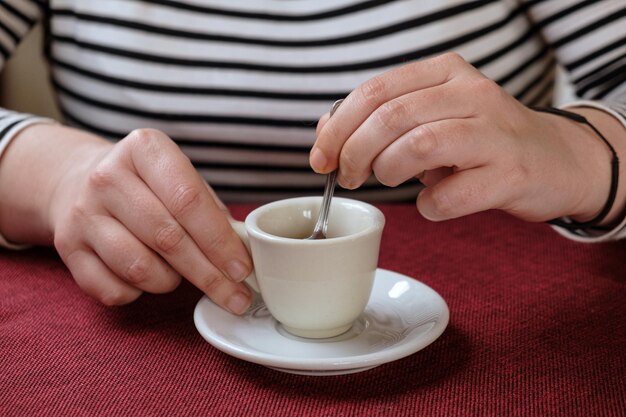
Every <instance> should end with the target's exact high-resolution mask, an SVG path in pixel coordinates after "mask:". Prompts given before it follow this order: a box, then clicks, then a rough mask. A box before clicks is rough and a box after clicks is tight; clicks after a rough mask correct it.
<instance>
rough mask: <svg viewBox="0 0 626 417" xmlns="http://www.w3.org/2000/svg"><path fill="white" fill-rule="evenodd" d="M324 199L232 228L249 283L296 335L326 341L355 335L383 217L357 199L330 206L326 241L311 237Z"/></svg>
mask: <svg viewBox="0 0 626 417" xmlns="http://www.w3.org/2000/svg"><path fill="white" fill-rule="evenodd" d="M320 204H321V197H300V198H291V199H287V200H280V201H275V202H272V203H269V204H266V205H263V206H261V207H259V208H257V209H255V210H254V211H252V212H251V213H250V214H249V215H248V216H247V217H246V220H245V223H241V222H233V227H234V228H235V230H236V231H237V233H238V234H239V236H240V237H241V238H242V239H243V240H244V242H246V244H247V245H249V246H248V247H249V250H250V252H251V255H252V260H253V262H254V272H253V274H252V275H251V276H250V277H248V279H247V281H246V282H247V283H249V284H250V286H251V287H252V288H253V289H254V290H255V291H257V292H260V294H261V296H262V298H263V301H264V302H265V305H266V306H267V308H268V310H269V312H270V313H271V314H272V316H273V317H274V318H275V319H276V320H277V321H278V322H280V323H281V325H282V326H283V328H284V329H285V330H287V331H288V332H289V333H292V334H294V335H296V336H301V337H307V338H327V337H333V336H337V335H339V334H341V333H344V332H346V331H347V330H349V329H350V327H351V326H352V324H353V323H354V321H355V320H356V319H357V318H358V317H359V315H360V314H361V313H362V312H363V310H364V309H365V306H366V305H367V302H368V300H369V297H370V294H371V291H372V286H373V284H374V275H375V273H376V267H377V265H378V253H379V249H380V240H381V236H382V232H383V227H384V225H385V217H384V216H383V214H382V213H381V211H380V210H378V209H377V208H376V207H374V206H372V205H370V204H367V203H364V202H361V201H357V200H351V199H346V198H339V197H335V198H333V200H332V203H331V208H330V214H329V219H328V232H327V238H326V239H320V240H307V239H306V238H307V237H308V236H310V235H311V233H312V232H313V227H314V225H315V222H316V220H317V214H318V211H319V208H320Z"/></svg>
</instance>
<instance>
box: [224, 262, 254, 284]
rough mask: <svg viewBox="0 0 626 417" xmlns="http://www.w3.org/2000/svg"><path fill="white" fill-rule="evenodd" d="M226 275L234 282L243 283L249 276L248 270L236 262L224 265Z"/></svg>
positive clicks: (242, 264)
mask: <svg viewBox="0 0 626 417" xmlns="http://www.w3.org/2000/svg"><path fill="white" fill-rule="evenodd" d="M226 273H227V274H228V276H229V277H230V279H232V280H233V281H235V282H239V281H243V280H244V279H246V277H247V276H248V275H249V274H250V269H249V268H248V267H246V265H245V264H244V263H243V262H241V261H238V260H234V261H230V262H229V263H228V264H227V265H226Z"/></svg>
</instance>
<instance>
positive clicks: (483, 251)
mask: <svg viewBox="0 0 626 417" xmlns="http://www.w3.org/2000/svg"><path fill="white" fill-rule="evenodd" d="M380 207H381V209H382V210H383V212H384V213H385V215H386V217H387V226H386V229H385V233H384V237H383V243H382V249H381V257H380V266H381V267H383V268H387V269H391V270H394V271H398V272H400V273H403V274H407V275H410V276H412V277H415V278H417V279H419V280H420V281H422V282H424V283H425V284H427V285H429V286H431V287H432V288H434V289H435V290H436V291H437V292H439V293H440V294H441V295H442V296H443V298H444V299H445V300H446V301H447V303H448V306H449V308H450V313H451V318H450V324H449V326H448V328H447V329H446V331H445V332H444V334H443V335H442V336H441V337H440V338H439V339H438V340H436V341H435V342H434V343H433V344H431V345H430V346H428V347H427V348H426V349H424V350H422V351H420V352H417V353H416V354H414V355H412V356H409V357H407V358H405V359H401V360H398V361H395V362H392V363H389V364H386V365H383V366H380V367H377V368H374V369H372V370H370V371H367V372H363V373H358V374H352V375H343V376H332V377H311V376H308V377H307V376H298V375H291V374H284V373H280V372H277V371H273V370H270V369H267V368H265V367H263V366H260V365H256V364H251V363H247V362H244V361H241V360H239V359H235V358H232V357H230V356H228V355H226V354H224V353H222V352H220V351H218V350H216V349H215V348H213V347H212V346H211V345H209V344H208V343H207V342H205V341H204V339H202V337H201V336H200V335H199V334H198V333H197V331H196V329H195V327H194V324H193V318H192V316H193V309H194V307H195V304H196V302H197V301H198V300H199V298H200V297H201V294H200V292H199V291H198V290H196V289H195V288H193V287H192V286H191V285H189V284H186V283H184V284H182V285H181V286H180V287H179V288H178V289H177V290H176V291H174V292H173V293H171V294H167V295H159V296H156V295H144V296H142V297H141V298H140V299H139V300H138V301H137V302H135V303H133V304H131V305H129V306H125V307H120V308H107V307H104V306H101V305H99V304H98V303H96V302H95V301H92V300H91V299H90V298H88V297H87V296H85V295H83V294H82V293H81V291H80V290H79V289H78V288H77V286H76V285H75V284H74V282H73V280H72V279H71V276H70V274H69V273H68V271H67V270H66V269H65V267H64V265H63V264H62V262H61V261H60V260H59V258H58V257H57V256H56V254H55V253H54V252H53V251H52V250H50V249H32V250H27V251H23V252H11V251H0V276H1V277H2V278H1V283H0V415H2V416H52V415H59V416H98V415H102V416H105V415H106V416H192V415H217V416H230V415H233V416H236V415H251V416H252V415H253V416H265V415H267V416H297V415H307V416H308V415H319V416H353V415H367V416H402V415H407V416H409V415H410V416H417V415H419V416H431V415H432V416H454V415H459V416H503V415H511V416H525V415H535V416H547V415H551V416H624V415H626V241H622V242H613V243H605V244H597V245H588V244H581V243H576V242H572V241H569V240H567V239H565V238H563V237H561V236H559V235H557V234H556V233H555V232H554V231H553V230H551V229H550V227H548V226H547V225H544V224H528V223H524V222H522V221H519V220H517V219H514V218H512V217H510V216H507V215H506V214H503V213H500V212H487V213H481V214H477V215H473V216H469V217H466V218H463V219H457V220H452V221H447V222H443V223H431V222H428V221H426V220H424V219H423V218H422V217H421V216H419V215H418V214H417V213H416V211H415V207H414V206H413V205H384V206H380ZM252 208H253V206H247V205H245V206H234V207H232V211H233V214H234V216H235V217H236V218H239V219H243V218H244V217H245V215H246V214H247V213H248V212H249V211H250V210H251V209H252Z"/></svg>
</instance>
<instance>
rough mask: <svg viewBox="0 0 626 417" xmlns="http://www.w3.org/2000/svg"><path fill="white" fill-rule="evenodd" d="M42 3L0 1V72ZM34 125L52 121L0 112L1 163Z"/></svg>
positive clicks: (39, 12) (2, 242) (1, 240)
mask: <svg viewBox="0 0 626 417" xmlns="http://www.w3.org/2000/svg"><path fill="white" fill-rule="evenodd" d="M43 4H44V2H43V1H42V0H39V1H37V0H2V1H0V70H1V69H2V68H3V67H4V64H5V63H6V61H7V60H8V59H9V57H10V56H11V54H12V53H13V51H14V50H15V48H16V47H17V45H18V44H19V43H20V41H21V40H22V39H23V38H24V37H25V36H26V34H27V33H28V32H29V31H30V29H31V28H32V27H33V26H34V25H35V23H37V21H39V20H40V19H41V16H42V8H43ZM34 123H54V121H53V120H51V119H46V118H43V117H38V116H34V115H31V114H26V113H18V112H14V111H10V110H7V109H3V108H0V163H1V162H2V154H3V153H4V151H5V150H6V149H7V147H8V146H9V144H10V143H11V140H12V139H13V138H14V137H15V136H17V134H18V133H19V132H20V131H21V130H23V129H24V128H25V127H27V126H30V125H32V124H34ZM0 247H5V248H12V249H18V248H23V247H24V246H21V245H16V244H12V243H10V242H8V241H7V240H6V239H5V238H4V237H3V236H2V235H0Z"/></svg>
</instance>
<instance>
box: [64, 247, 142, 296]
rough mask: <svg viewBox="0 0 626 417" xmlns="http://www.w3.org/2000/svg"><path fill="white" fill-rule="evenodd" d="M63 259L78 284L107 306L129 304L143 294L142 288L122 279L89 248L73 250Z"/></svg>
mask: <svg viewBox="0 0 626 417" xmlns="http://www.w3.org/2000/svg"><path fill="white" fill-rule="evenodd" d="M63 261H64V262H65V265H67V267H68V269H69V270H70V272H71V273H72V276H73V277H74V280H75V281H76V283H77V284H78V286H79V287H80V288H81V289H82V290H83V291H84V292H85V293H86V294H87V295H90V296H91V297H93V298H95V299H96V300H98V301H100V302H101V303H102V304H104V305H107V306H116V305H123V304H128V303H130V302H132V301H134V300H136V299H137V298H139V296H140V295H141V290H140V289H138V288H135V287H133V286H132V285H130V284H127V283H125V282H123V281H122V280H120V279H119V278H118V277H117V276H116V275H115V274H114V273H113V272H112V271H111V270H110V269H109V268H108V267H107V266H106V265H105V264H104V263H103V262H102V261H101V260H100V259H99V258H98V256H97V255H96V254H95V253H94V252H92V251H91V250H89V249H80V250H76V251H73V252H72V253H71V254H70V255H69V256H67V257H64V259H63Z"/></svg>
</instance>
